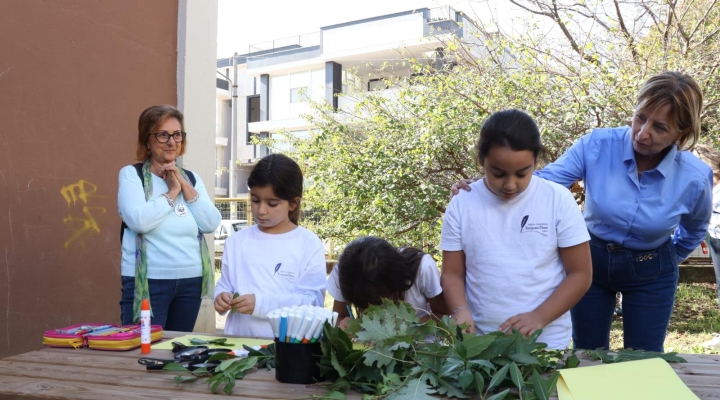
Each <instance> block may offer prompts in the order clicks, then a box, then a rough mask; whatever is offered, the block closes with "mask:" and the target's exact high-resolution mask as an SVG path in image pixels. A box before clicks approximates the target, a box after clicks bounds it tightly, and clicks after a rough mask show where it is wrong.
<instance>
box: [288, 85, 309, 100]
mask: <svg viewBox="0 0 720 400" xmlns="http://www.w3.org/2000/svg"><path fill="white" fill-rule="evenodd" d="M308 89H309V87H307V86H303V87H297V88H292V89H290V103H300V102H301V101H307V99H308V92H309V90H308Z"/></svg>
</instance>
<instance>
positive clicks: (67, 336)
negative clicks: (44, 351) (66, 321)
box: [43, 322, 118, 349]
mask: <svg viewBox="0 0 720 400" xmlns="http://www.w3.org/2000/svg"><path fill="white" fill-rule="evenodd" d="M104 326H107V327H112V328H117V327H118V326H117V325H113V324H100V323H94V322H86V323H83V324H75V325H70V326H66V327H63V328H58V329H50V330H47V331H45V334H43V345H45V346H49V347H72V348H75V349H79V348H81V347H85V346H86V345H87V342H86V341H85V335H86V334H87V333H88V332H89V331H91V330H93V329H97V328H99V327H104Z"/></svg>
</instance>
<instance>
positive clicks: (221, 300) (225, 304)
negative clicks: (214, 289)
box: [214, 292, 233, 313]
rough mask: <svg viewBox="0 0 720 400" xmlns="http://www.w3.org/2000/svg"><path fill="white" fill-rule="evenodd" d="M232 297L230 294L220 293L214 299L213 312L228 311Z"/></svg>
mask: <svg viewBox="0 0 720 400" xmlns="http://www.w3.org/2000/svg"><path fill="white" fill-rule="evenodd" d="M232 299H233V295H232V293H230V292H222V293H220V294H219V295H217V297H215V303H214V305H215V311H217V312H219V313H224V312H225V311H228V310H229V309H230V303H231V302H232Z"/></svg>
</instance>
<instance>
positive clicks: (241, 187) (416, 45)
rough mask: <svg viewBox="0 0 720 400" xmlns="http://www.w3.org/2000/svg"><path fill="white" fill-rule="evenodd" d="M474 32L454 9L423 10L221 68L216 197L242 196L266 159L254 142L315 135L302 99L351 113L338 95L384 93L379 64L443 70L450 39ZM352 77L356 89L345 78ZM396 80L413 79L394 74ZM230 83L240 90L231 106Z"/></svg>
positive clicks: (278, 45) (330, 31) (252, 54)
mask: <svg viewBox="0 0 720 400" xmlns="http://www.w3.org/2000/svg"><path fill="white" fill-rule="evenodd" d="M473 27H474V24H473V23H472V21H470V20H469V19H468V18H467V17H466V16H465V15H464V14H463V13H461V12H457V11H455V10H454V9H453V8H451V7H439V8H432V9H428V8H422V9H417V10H411V11H405V12H399V13H395V14H389V15H382V16H378V17H374V18H368V19H363V20H358V21H351V22H347V23H343V24H338V25H331V26H326V27H322V28H320V31H319V32H314V33H310V34H304V35H298V36H293V37H290V38H284V39H280V40H274V41H271V42H266V43H260V44H256V45H252V46H250V49H249V52H248V53H247V54H244V55H235V56H234V57H231V58H226V59H220V60H218V61H217V68H218V75H217V78H218V79H217V89H216V92H217V107H216V112H217V114H216V121H217V123H216V132H215V136H216V138H215V140H216V147H217V156H216V160H217V161H216V165H217V168H218V171H219V173H218V174H217V178H216V182H215V195H216V196H218V197H226V196H227V197H238V196H243V195H244V194H246V193H247V191H248V189H247V186H246V183H245V182H247V178H248V175H249V173H250V170H251V169H252V165H253V164H254V163H255V161H257V160H258V159H259V158H262V157H263V156H265V155H267V154H268V149H267V148H265V147H264V146H258V145H253V144H250V138H251V136H252V135H259V136H260V137H268V135H269V136H270V137H271V136H272V135H273V134H277V133H278V131H281V130H282V131H285V132H291V133H292V134H295V135H303V134H307V132H308V131H309V130H311V129H312V128H313V127H312V126H309V125H308V122H307V121H306V120H305V119H304V118H302V117H301V115H302V114H307V113H308V112H310V105H309V103H308V102H307V101H306V99H307V98H310V99H312V100H321V99H325V100H326V101H328V102H329V103H330V104H332V105H333V107H335V108H336V109H337V108H340V109H349V108H350V107H351V106H352V104H350V103H349V101H348V100H347V99H344V98H342V97H337V96H335V94H336V93H342V92H343V91H344V88H346V87H347V85H350V84H352V85H356V86H357V87H361V88H362V89H363V90H383V89H382V83H381V82H379V80H378V79H373V78H372V74H371V73H372V71H374V70H375V68H377V67H379V66H380V65H382V64H383V62H391V61H393V60H398V59H399V53H398V51H399V49H402V51H404V52H409V53H410V54H412V55H414V56H415V57H418V58H420V57H425V58H427V57H430V60H429V62H435V60H434V58H437V62H440V61H441V57H442V46H443V43H445V42H446V40H447V38H448V35H455V36H458V37H460V38H463V39H470V38H471V29H473ZM233 62H234V64H233ZM350 69H352V70H353V71H355V76H357V77H359V78H360V81H359V82H358V81H357V79H355V78H354V77H353V75H352V74H347V73H346V72H347V71H348V70H350ZM393 73H394V74H396V75H400V76H402V75H403V74H405V75H410V71H408V70H403V69H402V68H397V67H396V68H395V69H394V70H393ZM233 82H237V97H236V101H235V103H234V104H233V101H232V89H233V87H232V86H233ZM234 106H236V112H235V115H236V116H237V117H236V129H233V114H234V113H233V107H234ZM233 131H234V132H236V133H235V134H234V135H233V133H232V132H233ZM233 149H235V152H234V154H233ZM233 160H238V163H237V164H236V163H234V162H233Z"/></svg>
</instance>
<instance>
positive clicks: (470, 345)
mask: <svg viewBox="0 0 720 400" xmlns="http://www.w3.org/2000/svg"><path fill="white" fill-rule="evenodd" d="M494 341H495V336H488V335H482V336H471V337H469V338H466V339H465V340H463V342H462V343H463V345H464V346H465V349H467V358H474V357H476V356H478V355H479V354H480V353H482V352H483V351H485V350H486V349H487V348H488V347H489V346H490V344H491V343H492V342H494Z"/></svg>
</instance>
